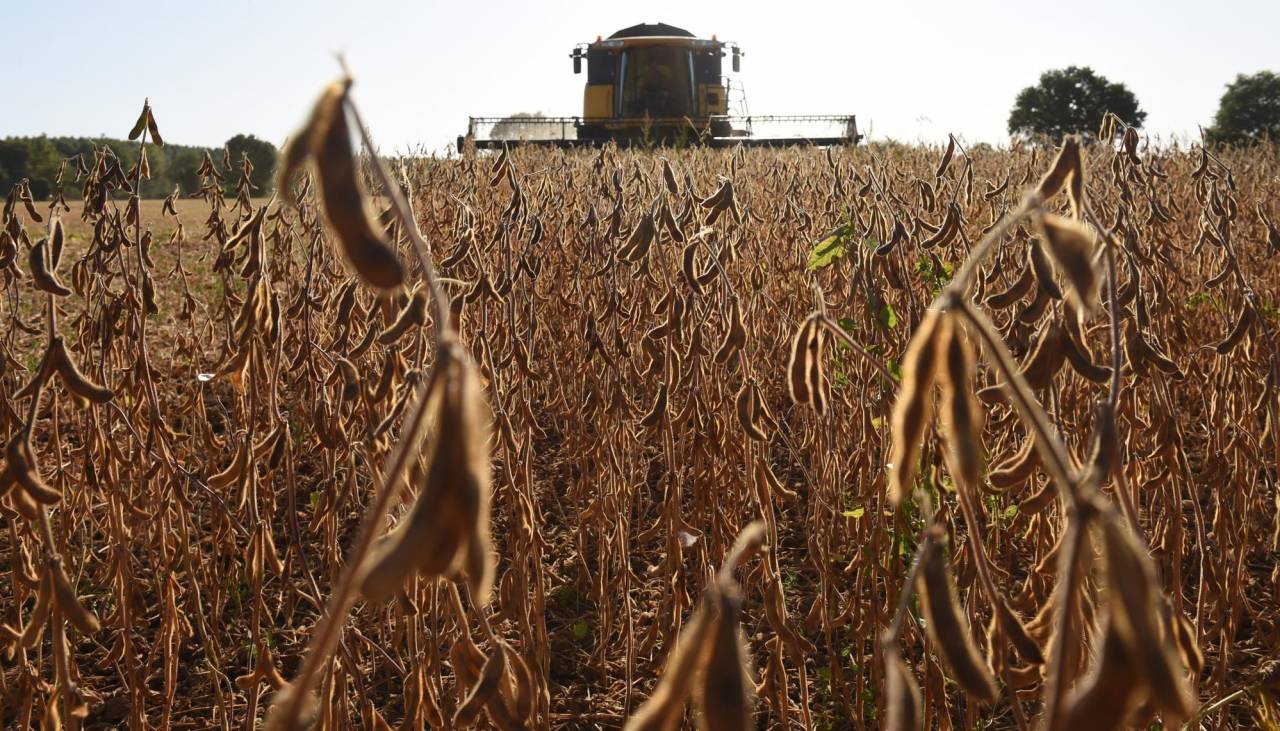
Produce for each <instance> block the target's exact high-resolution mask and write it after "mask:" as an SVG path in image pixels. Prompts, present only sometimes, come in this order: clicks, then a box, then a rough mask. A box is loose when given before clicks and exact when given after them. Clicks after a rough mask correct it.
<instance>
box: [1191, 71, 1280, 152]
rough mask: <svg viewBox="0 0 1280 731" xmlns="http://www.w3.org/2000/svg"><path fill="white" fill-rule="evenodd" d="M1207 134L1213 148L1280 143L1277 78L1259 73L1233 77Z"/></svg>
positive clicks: (1279, 102) (1279, 77)
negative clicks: (1215, 146)
mask: <svg viewBox="0 0 1280 731" xmlns="http://www.w3.org/2000/svg"><path fill="white" fill-rule="evenodd" d="M1206 132H1207V134H1208V137H1209V141H1210V142H1213V143H1215V144H1228V145H1230V144H1239V143H1242V142H1251V141H1256V140H1261V139H1264V138H1269V139H1271V140H1280V75H1277V74H1275V73H1273V72H1271V71H1259V72H1258V73H1256V74H1239V75H1238V76H1236V80H1235V81H1233V82H1231V83H1230V84H1227V90H1226V92H1224V93H1223V95H1222V100H1221V101H1219V102H1218V113H1217V115H1216V116H1214V118H1213V126H1212V127H1210V128H1209V129H1208V130H1206Z"/></svg>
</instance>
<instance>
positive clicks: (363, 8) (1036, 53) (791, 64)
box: [0, 0, 1280, 150]
mask: <svg viewBox="0 0 1280 731" xmlns="http://www.w3.org/2000/svg"><path fill="white" fill-rule="evenodd" d="M637 8H642V9H641V10H637ZM657 21H662V22H666V23H670V24H673V25H678V26H681V27H684V28H687V29H689V30H691V31H693V32H694V33H695V34H697V35H699V36H703V37H706V36H709V35H711V34H712V33H715V34H717V35H718V37H719V38H720V39H721V40H726V41H728V40H732V41H737V42H739V43H740V44H741V45H742V47H743V49H744V50H745V51H746V56H745V57H744V59H743V66H742V73H741V74H740V75H738V78H739V79H740V80H741V81H742V82H743V84H744V85H745V88H746V92H747V98H748V101H749V103H750V107H751V111H752V112H753V113H756V114H766V113H775V114H787V113H796V114H799V113H831V114H836V113H840V114H848V113H853V114H857V115H858V120H859V126H860V127H861V128H862V131H864V132H866V131H867V130H868V129H870V131H871V132H872V135H873V136H874V137H875V138H885V137H891V138H895V139H899V140H905V141H917V140H924V141H928V142H937V141H938V140H940V139H945V138H946V134H947V132H955V133H957V134H958V135H961V136H962V137H963V139H966V140H968V141H970V142H976V141H986V142H992V143H997V144H999V143H1003V142H1006V141H1007V139H1008V137H1007V134H1006V132H1005V123H1006V120H1007V118H1008V113H1009V108H1010V106H1011V105H1012V103H1013V99H1014V97H1015V95H1016V94H1017V92H1018V90H1019V89H1021V88H1022V87H1024V86H1028V85H1031V84H1033V83H1035V81H1036V79H1037V78H1038V76H1039V74H1040V72H1041V71H1043V70H1045V69H1049V68H1057V67H1062V66H1066V65H1070V64H1077V65H1088V66H1092V67H1093V68H1094V69H1095V70H1096V71H1097V72H1098V73H1100V74H1102V75H1104V76H1106V77H1108V78H1110V79H1111V80H1113V81H1122V82H1124V83H1125V84H1127V85H1128V86H1129V88H1130V89H1131V90H1133V92H1134V93H1135V94H1137V96H1138V99H1139V102H1140V103H1141V105H1142V108H1143V109H1145V110H1146V111H1147V113H1148V117H1147V129H1148V131H1150V132H1152V133H1155V134H1159V135H1161V136H1162V137H1168V136H1169V135H1171V134H1179V135H1188V134H1192V135H1193V134H1195V131H1196V125H1197V124H1208V123H1209V122H1210V121H1211V120H1212V117H1213V114H1214V111H1215V110H1216V109H1217V104H1218V99H1219V97H1220V96H1221V94H1222V91H1223V87H1224V85H1225V84H1226V83H1228V82H1229V81H1231V80H1232V79H1234V78H1235V75H1236V74H1237V73H1241V72H1245V73H1251V72H1255V71H1258V70H1261V69H1264V68H1271V69H1276V70H1280V44H1278V43H1277V42H1276V40H1277V36H1276V33H1277V28H1280V2H1276V1H1275V0H1252V1H1248V0H1217V1H1216V2H1212V3H1204V2H1190V1H1188V0H1169V1H1167V2H1153V1H1151V0H1146V1H1139V0H1127V1H1126V0H1113V1H1102V0H1078V1H1076V2H1063V3H1048V2H1001V1H997V0H971V1H969V2H963V1H959V2H957V1H948V0H920V1H918V2H888V1H886V2H879V3H872V2H863V1H861V0H854V1H851V0H845V1H844V2H813V1H811V0H787V1H786V2H776V1H775V2H767V3H766V2H754V0H732V1H730V2H725V1H724V0H720V1H718V2H693V0H683V1H680V0H675V1H668V0H650V1H648V2H614V1H612V0H608V1H606V0H595V1H592V0H574V1H568V0H556V1H555V2H535V1H533V0H529V1H525V2H522V1H520V0H486V1H481V2H466V1H465V0H448V1H447V2H435V1H431V2H420V1H409V0H401V1H399V2H394V1H392V0H362V1H361V2H340V1H338V0H314V1H313V2H306V3H303V2H284V1H282V0H281V1H277V0H256V1H254V2H249V1H247V0H214V1H213V2H189V1H187V0H176V1H175V0H168V1H167V2H163V3H161V2H152V1H151V0H141V1H139V2H134V3H132V4H129V5H118V4H104V3H102V2H98V1H95V2H87V1H85V0H59V1H57V2H50V3H40V2H32V1H31V0H3V2H2V3H0V26H4V27H6V29H7V31H6V32H5V33H4V37H5V41H4V52H5V57H6V59H7V61H8V63H7V64H6V66H7V68H6V70H5V73H4V74H3V75H0V100H4V101H3V102H2V103H0V137H3V136H8V135H31V134H40V133H48V134H51V135H89V136H96V135H99V134H103V135H110V136H117V137H118V136H123V135H124V134H125V133H126V132H128V130H129V127H130V126H131V125H132V123H133V120H134V117H135V116H136V115H137V112H138V109H139V108H140V106H141V103H142V98H143V97H144V96H149V97H150V98H151V102H152V106H153V108H154V109H155V115H156V119H157V120H158V121H159V123H160V128H161V132H162V133H163V134H164V136H165V138H166V139H168V140H171V141H173V142H177V143H184V144H198V145H210V146H215V145H220V144H221V143H222V142H224V141H225V140H226V139H227V138H229V137H231V136H232V135H234V134H236V133H239V132H245V133H250V134H255V135H258V136H259V137H263V138H266V139H269V140H271V141H273V142H277V143H278V142H280V141H281V140H282V139H283V138H284V137H285V136H286V135H287V134H289V133H290V132H291V131H292V130H293V128H294V127H295V126H296V125H297V124H298V123H299V122H300V121H301V119H302V117H303V116H304V115H305V113H306V110H307V108H308V106H309V104H310V102H311V100H312V99H313V97H314V96H315V95H316V93H317V92H318V90H319V89H320V88H321V86H322V85H323V84H324V83H325V82H326V81H327V80H329V79H331V78H333V77H334V76H336V75H337V73H338V67H337V65H336V63H335V62H334V54H335V53H336V52H339V51H341V52H343V53H344V54H345V55H346V58H347V60H348V63H349V64H350V67H351V69H352V72H353V74H354V76H355V77H356V87H355V88H354V94H355V97H356V100H357V102H358V103H359V104H360V106H361V107H362V109H363V112H364V116H365V118H366V120H367V121H368V122H369V124H370V126H371V127H372V130H373V133H374V137H375V139H376V140H377V141H378V143H379V144H380V145H381V146H382V147H383V148H384V149H393V150H394V149H401V150H402V149H406V148H408V147H410V146H414V147H416V146H419V145H422V146H426V147H429V148H441V147H443V146H445V145H447V144H449V142H450V141H451V140H452V139H453V138H454V137H455V136H456V135H457V134H458V133H460V132H462V131H463V130H464V128H465V126H466V121H467V116H468V115H477V116H482V115H499V114H508V113H513V112H522V111H525V112H531V111H541V112H543V113H545V114H548V115H575V114H581V112H582V85H583V83H584V82H585V78H586V77H585V74H584V75H583V76H574V75H573V71H572V64H571V62H570V60H569V58H568V53H569V51H570V50H571V49H572V47H573V45H574V44H575V43H578V42H583V41H591V40H594V39H595V37H596V35H598V34H603V35H606V36H607V35H609V34H610V33H612V32H613V31H615V30H618V29H620V28H623V27H625V26H628V25H633V24H635V23H640V22H657ZM15 30H16V31H17V32H15ZM725 68H726V69H728V64H726V66H725Z"/></svg>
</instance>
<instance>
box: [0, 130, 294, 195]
mask: <svg viewBox="0 0 1280 731" xmlns="http://www.w3.org/2000/svg"><path fill="white" fill-rule="evenodd" d="M104 146H105V147H109V148H110V149H111V151H112V152H114V153H115V155H116V157H118V158H120V161H121V163H122V165H121V167H123V168H124V169H125V170H129V169H131V168H132V167H133V166H134V164H135V163H136V162H137V161H138V143H137V142H129V141H128V140H118V139H111V138H109V137H46V136H43V135H42V136H40V137H7V138H5V139H3V140H0V196H4V195H6V194H8V192H9V189H10V188H11V187H13V185H14V184H15V183H17V182H18V181H20V180H22V179H23V178H26V179H27V180H29V181H30V182H31V193H32V195H33V196H35V197H36V198H37V199H41V200H44V199H47V198H49V196H50V195H51V194H52V193H53V188H54V185H55V182H56V180H57V177H58V169H59V168H60V167H62V165H63V163H64V162H65V163H66V172H65V173H64V174H63V178H62V180H63V193H64V194H65V195H66V197H67V198H68V199H73V198H79V197H80V192H81V188H82V183H83V178H81V180H80V181H77V180H76V170H77V165H76V161H75V158H76V156H77V155H83V156H84V157H83V158H82V159H83V161H84V164H85V167H89V168H91V167H93V161H94V156H95V155H96V154H97V152H98V151H99V150H101V149H102V148H103V147H104ZM146 149H147V163H148V164H149V165H150V167H151V179H150V180H144V181H142V185H141V194H142V197H143V198H163V197H165V196H167V195H169V194H170V193H172V192H173V189H174V186H177V187H178V188H179V189H180V190H181V191H182V194H183V195H187V194H190V193H192V192H194V191H196V190H199V188H200V177H199V176H198V175H196V170H197V169H198V168H199V167H200V161H201V160H202V159H204V154H205V152H206V151H208V152H209V153H210V155H211V157H212V158H213V162H214V166H215V167H216V168H217V169H218V171H219V172H221V173H222V175H223V178H224V180H223V186H224V189H225V190H226V191H227V192H228V193H231V192H232V191H234V189H235V186H236V183H237V182H239V180H240V161H241V156H242V155H245V156H248V158H249V161H250V162H251V163H252V165H253V173H252V174H251V175H250V176H249V182H250V183H252V184H253V185H254V186H255V188H256V190H255V191H254V195H258V196H261V195H270V193H271V189H272V178H271V175H272V172H273V171H274V170H275V163H276V154H277V152H276V148H275V145H272V144H271V143H270V142H265V141H263V140H260V139H258V138H257V137H254V136H253V135H243V134H241V135H236V136H235V137H232V138H231V139H229V140H227V142H226V144H225V145H223V146H222V147H218V148H207V147H190V146H187V145H173V144H166V145H165V146H164V147H159V146H157V145H154V144H151V143H147V146H146ZM226 153H230V154H229V155H228V154H226ZM226 160H230V162H231V168H232V169H231V170H230V171H228V170H226V169H225V167H226V166H225V161H226Z"/></svg>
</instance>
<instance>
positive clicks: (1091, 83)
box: [1009, 66, 1280, 145]
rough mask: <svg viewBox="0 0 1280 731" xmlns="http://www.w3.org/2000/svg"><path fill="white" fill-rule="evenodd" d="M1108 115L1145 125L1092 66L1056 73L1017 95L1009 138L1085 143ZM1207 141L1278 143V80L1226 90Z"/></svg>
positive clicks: (1262, 77)
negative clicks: (1075, 136) (1076, 136)
mask: <svg viewBox="0 0 1280 731" xmlns="http://www.w3.org/2000/svg"><path fill="white" fill-rule="evenodd" d="M1108 112H1110V113H1112V114H1115V115H1116V116H1117V117H1119V118H1121V119H1123V120H1124V121H1125V122H1126V123H1128V124H1130V125H1133V126H1134V127H1141V126H1142V124H1143V122H1145V121H1146V119H1147V113H1146V112H1145V111H1143V109H1142V107H1141V106H1139V104H1138V98H1137V96H1135V95H1134V93H1133V92H1132V91H1130V90H1129V88H1128V87H1126V86H1125V85H1124V84H1122V83H1118V82H1113V81H1110V80H1108V79H1107V78H1106V77H1104V76H1100V75H1099V74H1097V73H1096V72H1094V70H1093V69H1091V68H1089V67H1088V66H1083V67H1082V66H1068V67H1067V68H1065V69H1053V70H1051V71H1046V72H1044V73H1043V74H1041V75H1040V81H1039V83H1038V84H1036V85H1035V86H1028V87H1027V88H1025V89H1023V90H1022V91H1021V92H1019V94H1018V97H1017V99H1016V100H1015V101H1014V104H1013V109H1012V111H1010V112H1009V134H1010V135H1012V136H1013V137H1014V138H1016V139H1021V140H1046V141H1049V142H1051V143H1053V144H1057V142H1058V141H1059V140H1061V139H1062V136H1063V135H1066V134H1072V133H1081V134H1083V135H1084V136H1085V137H1086V138H1087V137H1090V136H1092V133H1093V131H1095V130H1097V129H1098V127H1099V125H1101V123H1102V118H1103V115H1105V114H1106V113H1108ZM1204 137H1205V142H1206V143H1208V144H1211V145H1240V144H1249V143H1252V142H1262V141H1266V140H1270V141H1272V142H1278V141H1280V74H1275V73H1273V72H1271V71H1259V72H1258V73H1256V74H1240V75H1238V76H1237V77H1236V79H1235V81H1233V82H1231V83H1229V84H1227V90H1226V91H1225V92H1224V93H1223V95H1222V98H1221V100H1220V101H1219V102H1218V112H1217V114H1216V115H1214V118H1213V124H1211V125H1210V126H1208V127H1205V128H1204Z"/></svg>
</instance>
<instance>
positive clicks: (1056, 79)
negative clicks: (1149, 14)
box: [1009, 66, 1147, 143]
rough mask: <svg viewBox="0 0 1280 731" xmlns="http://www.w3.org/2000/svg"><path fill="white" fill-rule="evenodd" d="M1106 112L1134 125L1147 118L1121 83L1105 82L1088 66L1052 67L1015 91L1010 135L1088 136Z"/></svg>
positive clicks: (1036, 136)
mask: <svg viewBox="0 0 1280 731" xmlns="http://www.w3.org/2000/svg"><path fill="white" fill-rule="evenodd" d="M1107 112H1111V113H1113V114H1115V115H1116V116H1118V117H1120V118H1121V119H1123V120H1124V121H1126V122H1128V123H1129V124H1131V125H1133V126H1135V127H1141V126H1142V122H1143V120H1145V119H1146V118H1147V113H1146V112H1144V111H1142V109H1140V108H1139V107H1138V98H1137V97H1135V96H1134V95H1133V92H1131V91H1129V89H1128V88H1127V87H1126V86H1125V85H1124V84H1121V83H1114V82H1111V81H1108V80H1107V79H1106V78H1105V77H1102V76H1099V75H1098V74H1096V73H1094V71H1093V69H1091V68H1089V67H1088V66H1084V67H1080V66H1068V67H1067V68H1065V69H1054V70H1051V71H1046V72H1044V73H1043V74H1041V75H1040V83H1039V84H1037V85H1035V86H1028V87H1027V88H1025V89H1023V90H1022V91H1021V92H1019V93H1018V98H1017V100H1016V101H1015V102H1014V104H1013V110H1012V111H1011V112H1009V134H1011V135H1013V136H1015V137H1021V138H1024V139H1034V138H1042V139H1048V140H1050V141H1052V142H1054V143H1057V142H1058V141H1059V140H1061V139H1062V136H1063V135H1067V134H1072V133H1080V134H1082V135H1084V136H1086V137H1089V136H1093V135H1094V134H1095V133H1096V131H1097V129H1098V127H1099V126H1100V125H1101V124H1102V117H1103V115H1104V114H1106V113H1107Z"/></svg>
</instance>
